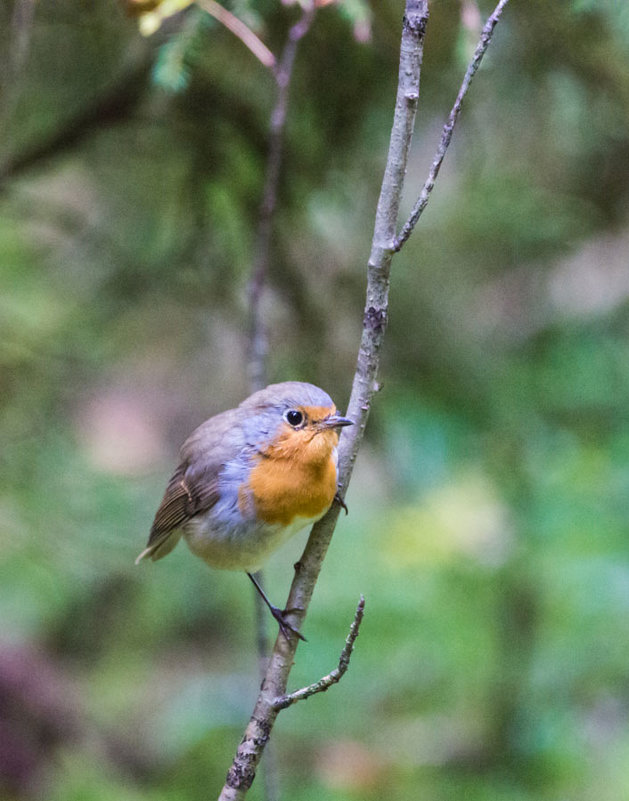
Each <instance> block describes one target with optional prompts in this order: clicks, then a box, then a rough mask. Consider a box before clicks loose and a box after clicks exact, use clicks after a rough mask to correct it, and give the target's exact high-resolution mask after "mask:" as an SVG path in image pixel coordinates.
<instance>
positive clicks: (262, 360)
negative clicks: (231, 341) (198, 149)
mask: <svg viewBox="0 0 629 801" xmlns="http://www.w3.org/2000/svg"><path fill="white" fill-rule="evenodd" d="M313 18H314V6H312V7H310V8H307V9H305V10H304V11H303V13H302V15H301V17H300V19H299V20H298V22H297V23H296V24H295V25H293V26H292V27H291V28H290V30H289V32H288V37H287V40H286V44H285V45H284V49H283V51H282V54H281V56H280V60H279V64H278V65H277V66H276V67H275V69H274V71H273V74H274V78H275V83H276V87H277V95H276V99H275V104H274V106H273V109H272V111H271V116H270V131H269V150H268V156H267V162H266V174H265V179H264V188H263V190H262V201H261V203H260V210H259V214H258V227H257V232H256V239H255V246H254V254H253V263H252V268H251V278H250V280H249V286H248V300H249V337H248V343H247V350H248V353H247V372H248V378H249V389H250V391H251V392H256V391H257V390H259V389H262V388H263V387H264V386H265V385H266V383H267V370H266V355H267V351H268V337H267V332H266V327H265V325H264V320H263V317H262V308H261V301H262V296H263V293H264V290H265V287H266V284H267V277H268V270H269V262H270V254H271V233H272V227H273V225H272V223H273V215H274V212H275V208H276V206H277V193H278V186H279V179H280V171H281V165H282V148H283V140H284V129H285V127H286V115H287V111H288V99H289V91H290V86H291V81H292V77H293V66H294V63H295V57H296V55H297V46H298V43H299V41H300V40H301V39H302V38H303V36H305V34H306V33H307V32H308V30H309V28H310V25H311V23H312V20H313ZM273 66H275V59H273ZM256 580H257V581H258V583H259V584H260V585H263V583H264V578H263V572H262V571H258V572H257V573H256ZM254 604H255V626H256V646H257V652H258V665H259V669H260V676H261V679H262V680H263V679H264V676H265V674H266V671H267V668H268V653H269V643H268V629H267V622H268V619H269V616H268V613H267V609H266V606H265V605H264V602H263V601H262V597H261V595H260V594H259V593H258V592H254ZM271 745H272V744H269V746H268V747H267V750H266V759H265V764H264V777H263V778H264V789H265V798H266V801H274V800H275V799H277V798H279V791H278V781H277V768H276V759H275V749H274V748H272V747H271Z"/></svg>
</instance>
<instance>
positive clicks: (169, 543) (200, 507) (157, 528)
mask: <svg viewBox="0 0 629 801" xmlns="http://www.w3.org/2000/svg"><path fill="white" fill-rule="evenodd" d="M234 430H236V431H237V430H238V428H237V426H236V427H235V426H234V420H233V415H232V412H224V413H223V414H222V415H218V416H217V417H215V418H212V419H211V420H209V421H207V422H206V423H203V424H202V425H200V426H199V428H197V429H196V431H194V432H193V433H192V434H191V435H190V437H189V438H188V439H187V440H186V442H185V443H184V445H183V446H182V448H181V452H180V457H181V459H182V462H181V464H180V465H179V467H178V468H177V470H176V471H175V472H174V474H173V476H172V478H171V479H170V481H169V482H168V486H167V487H166V492H165V493H164V497H163V498H162V502H161V504H160V506H159V509H158V510H157V512H156V514H155V519H154V521H153V525H152V527H151V533H150V535H149V539H148V543H147V546H146V548H145V549H144V550H143V551H142V553H141V554H140V555H139V556H138V558H137V559H136V564H137V563H138V562H139V561H141V560H142V559H145V558H147V557H148V558H151V559H152V560H153V561H156V560H157V559H161V558H162V557H163V556H166V555H167V554H169V553H170V552H171V551H172V549H173V548H174V547H175V545H176V544H177V543H178V542H179V538H180V537H181V530H180V529H181V526H182V525H183V524H184V523H185V522H186V521H187V520H190V518H192V517H194V516H195V515H198V514H200V513H201V512H206V511H208V510H209V509H211V508H212V507H213V506H214V504H215V503H216V502H217V501H218V499H219V489H218V476H219V473H220V470H221V468H222V467H223V465H224V464H225V463H226V462H227V461H229V459H230V458H233V457H234V456H235V455H236V453H237V452H238V450H239V449H240V447H242V444H241V442H240V441H239V440H238V438H237V437H234V435H233V433H232V432H233V431H234Z"/></svg>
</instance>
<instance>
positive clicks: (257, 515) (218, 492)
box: [136, 381, 353, 640]
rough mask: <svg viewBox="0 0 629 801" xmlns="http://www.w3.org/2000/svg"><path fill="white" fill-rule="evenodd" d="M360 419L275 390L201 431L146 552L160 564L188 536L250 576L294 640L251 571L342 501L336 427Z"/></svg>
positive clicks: (316, 394) (204, 554)
mask: <svg viewBox="0 0 629 801" xmlns="http://www.w3.org/2000/svg"><path fill="white" fill-rule="evenodd" d="M352 424H353V421H352V420H350V419H349V418H347V417H343V416H342V415H341V414H339V413H338V411H337V408H336V406H335V404H334V403H333V401H332V399H331V398H330V396H329V395H328V394H327V393H326V392H324V390H322V389H320V388H319V387H317V386H315V385H314V384H308V383H305V382H301V381H285V382H282V383H278V384H270V385H269V386H267V387H266V388H265V389H262V390H259V391H258V392H254V393H253V394H252V395H250V396H249V397H248V398H246V399H245V400H244V401H243V402H242V403H241V404H240V405H239V406H237V407H236V408H234V409H229V410H228V411H224V412H221V413H220V414H217V415H215V416H214V417H211V418H210V419H209V420H206V421H205V422H204V423H201V425H200V426H199V427H198V428H196V429H195V430H194V431H193V432H192V434H191V435H190V436H189V437H188V439H187V440H186V441H185V442H184V444H183V445H182V447H181V449H180V451H179V464H178V466H177V469H176V470H175V472H174V473H173V475H172V477H171V479H170V481H169V482H168V485H167V487H166V491H165V493H164V497H163V499H162V502H161V504H160V506H159V508H158V510H157V512H156V514H155V519H154V521H153V525H152V527H151V531H150V534H149V538H148V542H147V545H146V548H145V549H144V550H143V551H142V553H141V554H140V555H139V556H138V557H137V559H136V564H138V563H139V562H140V561H142V560H143V559H151V560H153V561H156V560H158V559H161V558H162V557H164V556H166V555H167V554H169V553H170V552H171V551H172V550H173V548H174V547H175V546H176V545H177V543H178V542H179V540H180V539H181V537H182V536H183V538H184V540H185V542H186V543H187V545H188V548H189V549H190V551H191V552H192V553H193V554H194V555H195V556H198V557H199V558H201V559H202V560H203V561H204V562H206V563H207V564H208V565H209V566H210V567H213V568H219V569H224V570H244V571H245V573H246V574H247V575H248V576H249V578H250V579H251V581H252V582H253V584H254V586H255V587H256V589H257V591H258V592H259V593H260V595H261V597H262V599H263V600H264V603H265V604H266V605H267V606H268V608H269V610H270V611H271V614H272V615H273V617H274V618H275V619H276V621H277V622H278V624H279V627H280V630H281V632H282V633H283V634H284V636H285V637H286V638H289V637H290V634H291V633H293V634H296V635H297V636H298V637H299V638H300V639H302V640H303V639H305V638H304V637H303V635H301V634H300V633H299V632H298V631H297V630H296V629H295V628H294V627H293V626H292V625H291V624H290V623H289V622H288V621H287V620H286V619H285V615H286V610H283V611H282V610H280V609H279V608H278V607H276V606H274V605H273V604H272V603H271V602H270V601H269V599H268V597H267V596H266V594H265V593H264V591H263V589H262V587H261V586H260V584H259V582H258V581H257V580H256V578H255V577H254V575H253V574H254V572H256V571H257V570H259V569H260V568H261V567H262V565H263V564H264V563H265V562H266V560H267V559H268V557H269V556H270V555H271V553H273V551H275V550H276V549H277V548H279V547H280V545H282V544H283V543H284V542H285V541H286V540H288V539H289V538H290V537H291V536H293V535H294V534H296V533H297V532H298V531H300V530H301V529H303V528H305V527H306V526H309V525H311V524H313V523H315V522H316V521H317V520H319V519H320V518H321V517H323V515H324V514H325V513H326V512H327V511H328V510H329V509H330V507H331V506H332V504H333V502H334V501H335V499H336V500H337V501H338V502H339V503H340V504H341V505H342V506H343V508H345V511H347V508H346V507H345V504H344V502H343V501H342V499H341V498H340V496H339V494H338V455H337V445H338V441H339V430H340V429H342V428H343V427H345V426H349V425H352Z"/></svg>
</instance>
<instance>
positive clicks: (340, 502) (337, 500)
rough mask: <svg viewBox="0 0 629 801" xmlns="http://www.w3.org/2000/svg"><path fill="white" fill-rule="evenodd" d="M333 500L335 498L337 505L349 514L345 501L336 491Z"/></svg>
mask: <svg viewBox="0 0 629 801" xmlns="http://www.w3.org/2000/svg"><path fill="white" fill-rule="evenodd" d="M334 500H335V502H336V503H338V505H339V506H340V507H341V509H343V511H344V512H345V514H346V515H348V514H349V509H348V508H347V504H346V503H345V501H344V500H343V498H341V496H340V493H338V492H337V493H336V495H335V496H334Z"/></svg>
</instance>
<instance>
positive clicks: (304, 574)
mask: <svg viewBox="0 0 629 801" xmlns="http://www.w3.org/2000/svg"><path fill="white" fill-rule="evenodd" d="M427 19H428V2H427V0H406V13H405V15H404V20H403V27H402V43H401V52H400V71H399V82H398V92H397V99H396V104H395V114H394V122H393V130H392V132H391V142H390V146H389V155H388V159H387V166H386V169H385V174H384V178H383V182H382V190H381V193H380V198H379V201H378V208H377V211H376V222H375V226H374V234H373V242H372V249H371V256H370V259H369V265H368V272H367V301H366V305H365V313H364V318H363V334H362V339H361V344H360V350H359V354H358V361H357V366H356V373H355V376H354V384H353V388H352V395H351V398H350V403H349V409H348V415H349V416H350V417H351V418H352V419H353V420H354V422H355V425H353V426H352V427H351V428H350V429H349V430H348V429H346V430H345V433H344V434H343V436H342V437H341V441H340V445H339V480H340V483H341V485H342V487H343V488H346V487H347V485H348V483H349V479H350V476H351V473H352V468H353V465H354V462H355V459H356V454H357V452H358V448H359V445H360V442H361V440H362V437H363V434H364V431H365V426H366V424H367V417H368V414H369V408H370V404H371V399H372V396H373V394H374V392H375V391H376V389H377V385H376V375H377V370H378V364H379V355H380V349H381V347H382V342H383V339H384V332H385V328H386V321H387V304H388V290H389V268H390V264H391V258H392V256H393V252H394V248H393V245H394V238H395V225H396V221H397V214H398V209H399V203H400V196H401V192H402V186H403V181H404V174H405V172H406V162H407V158H408V151H409V147H410V142H411V137H412V131H413V124H414V119H415V111H416V109H417V101H418V98H419V76H420V68H421V60H422V52H423V42H424V33H425V29H426V22H427ZM339 510H340V506H339V505H337V504H334V505H333V506H332V508H331V510H330V511H329V512H328V513H327V515H326V516H325V517H324V518H322V519H321V520H320V521H319V522H318V523H317V524H316V525H315V526H314V527H313V529H312V531H311V533H310V537H309V539H308V543H307V545H306V549H305V551H304V553H303V555H302V557H301V560H300V561H299V562H298V563H297V565H296V569H295V577H294V579H293V583H292V586H291V590H290V594H289V598H288V602H287V608H288V609H290V610H291V614H290V615H288V617H289V619H290V622H291V624H292V625H294V626H295V627H299V625H300V624H301V622H302V621H303V618H304V616H305V613H306V609H307V608H308V605H309V603H310V599H311V597H312V593H313V590H314V586H315V583H316V580H317V577H318V575H319V572H320V570H321V565H322V562H323V558H324V557H325V554H326V552H327V549H328V546H329V544H330V540H331V538H332V533H333V531H334V527H335V525H336V520H337V518H338V515H339ZM297 644H298V640H297V638H296V637H292V638H291V639H290V640H288V639H287V638H285V637H284V636H282V635H279V636H278V637H277V639H276V641H275V647H274V649H273V653H272V654H271V658H270V660H269V666H268V669H267V673H266V676H265V679H264V681H263V683H262V688H261V690H260V694H259V696H258V699H257V701H256V704H255V708H254V710H253V714H252V716H251V719H250V721H249V724H248V725H247V728H246V730H245V734H244V737H243V739H242V741H241V743H240V745H239V747H238V750H237V752H236V756H235V757H234V761H233V763H232V766H231V768H230V769H229V772H228V774H227V779H226V782H225V786H224V787H223V790H222V792H221V795H220V799H219V801H238V799H243V798H244V797H245V795H246V794H247V791H248V789H249V787H251V784H252V782H253V780H254V778H255V774H256V770H257V766H258V763H259V762H260V759H261V757H262V754H263V751H264V748H265V746H266V744H267V743H268V741H269V738H270V735H271V731H272V728H273V725H274V723H275V719H276V718H277V715H278V711H279V710H278V709H277V708H276V707H275V706H274V704H275V700H276V699H277V698H281V697H282V696H284V695H285V693H286V685H287V682H288V676H289V673H290V670H291V668H292V665H293V660H294V657H295V652H296V650H297Z"/></svg>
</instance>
